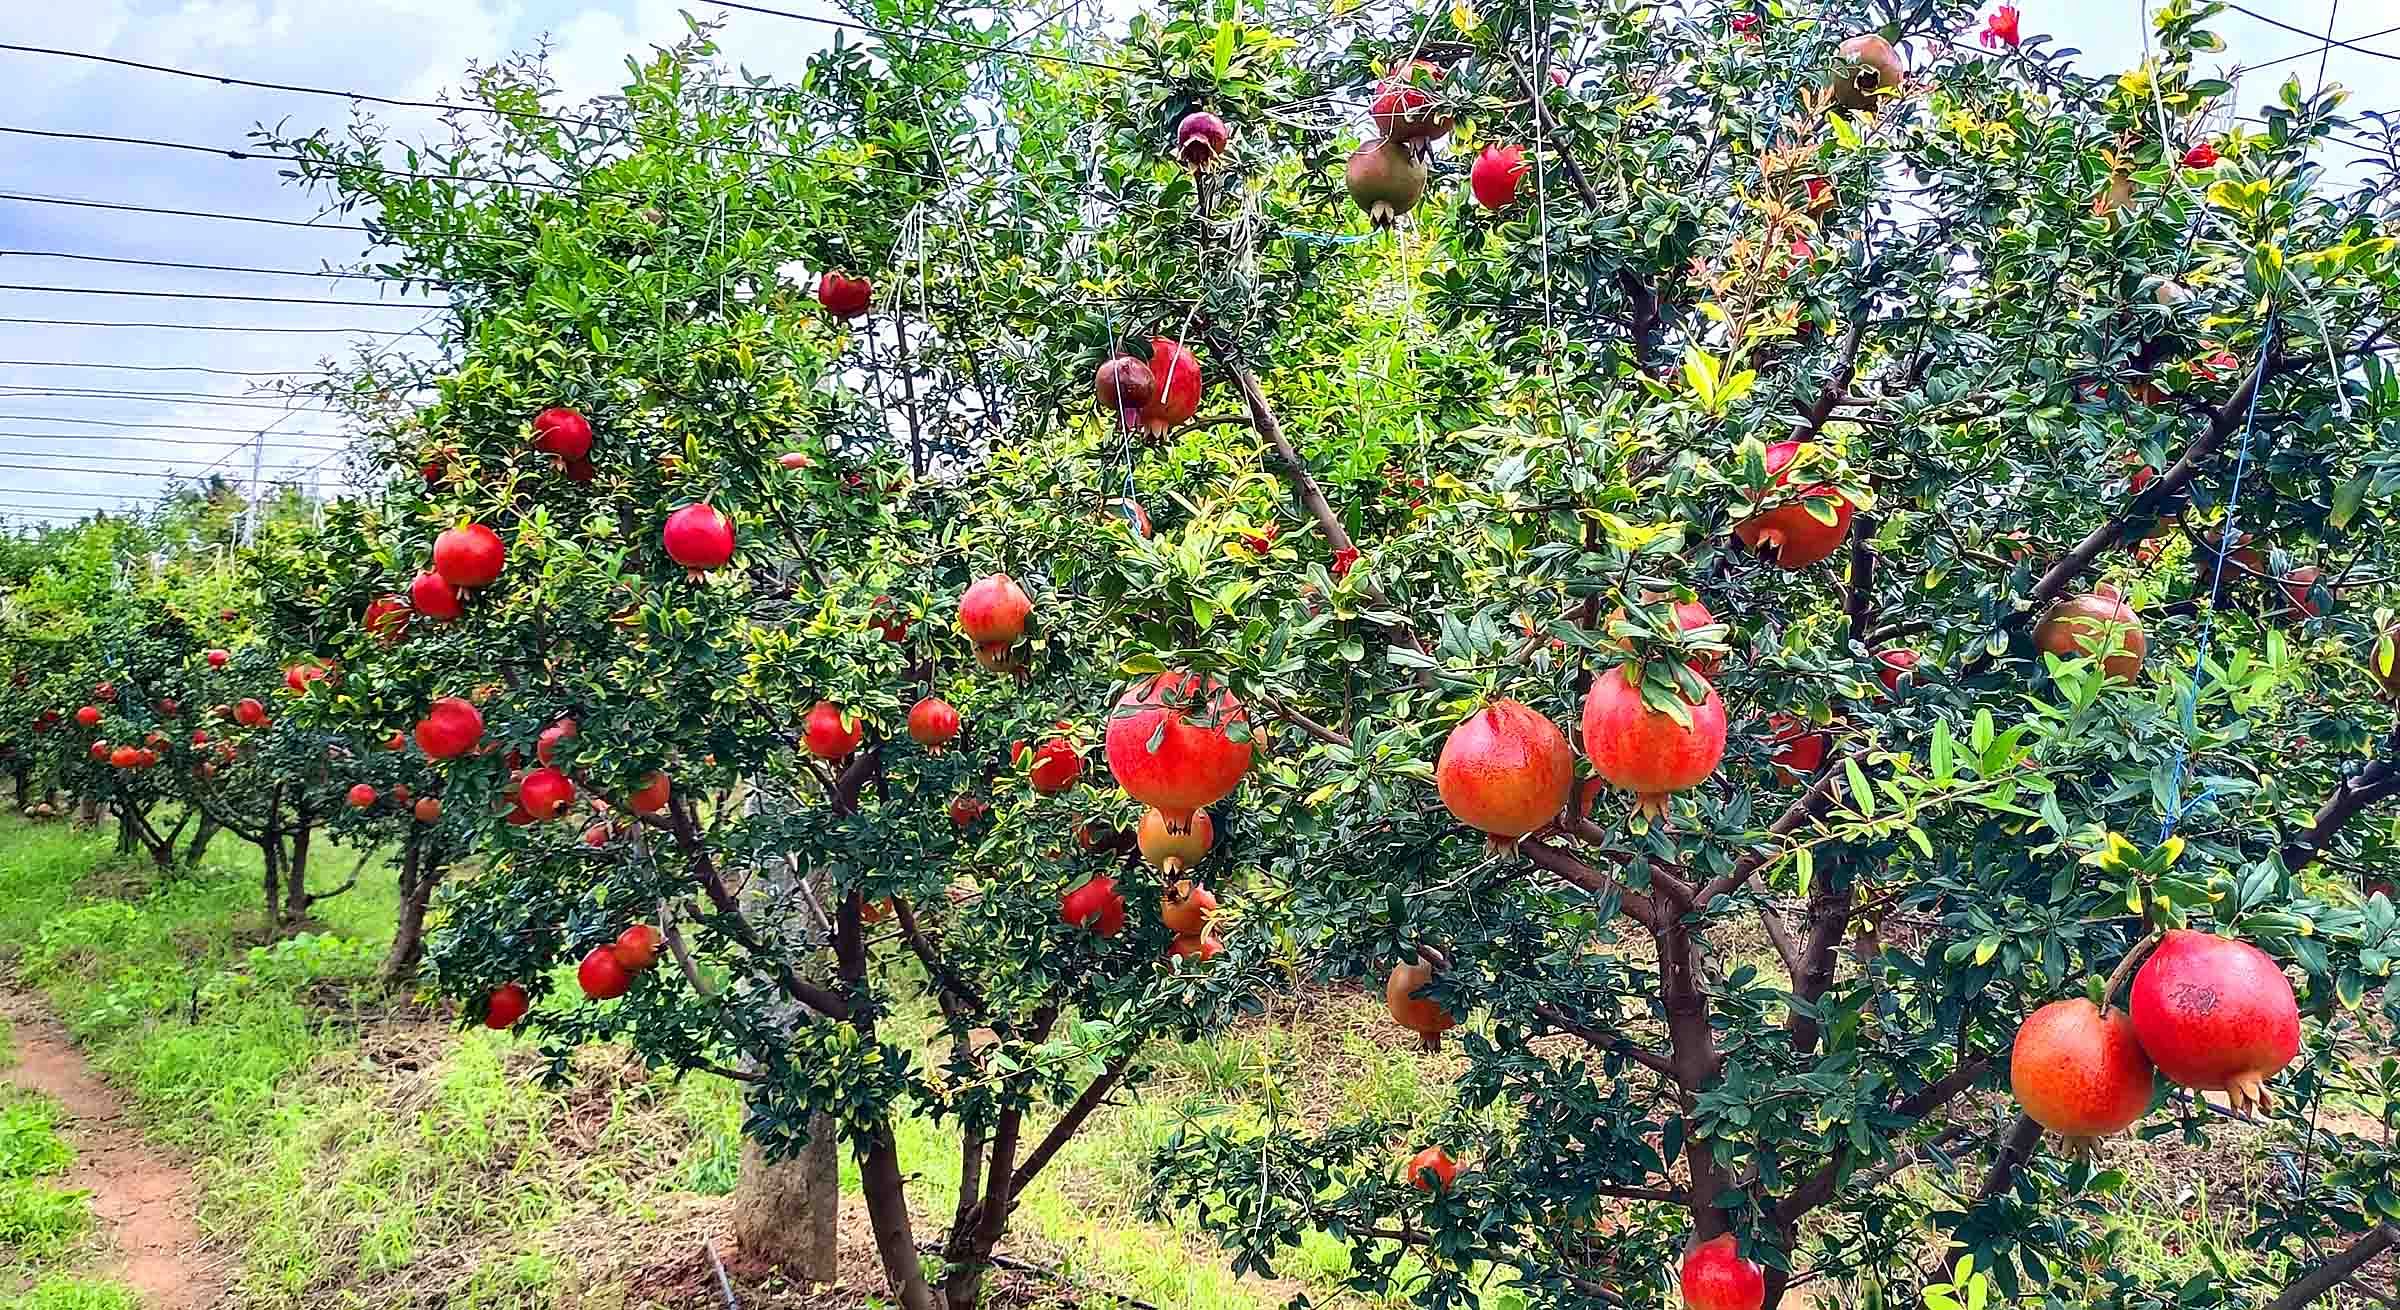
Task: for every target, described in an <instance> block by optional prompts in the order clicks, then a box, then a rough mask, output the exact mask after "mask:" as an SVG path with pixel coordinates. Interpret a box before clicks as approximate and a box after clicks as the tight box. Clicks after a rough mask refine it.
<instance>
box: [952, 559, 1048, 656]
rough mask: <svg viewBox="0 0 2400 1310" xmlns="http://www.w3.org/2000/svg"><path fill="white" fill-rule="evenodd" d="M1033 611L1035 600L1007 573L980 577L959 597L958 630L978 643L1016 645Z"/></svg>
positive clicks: (981, 644)
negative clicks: (1027, 595) (1029, 597)
mask: <svg viewBox="0 0 2400 1310" xmlns="http://www.w3.org/2000/svg"><path fill="white" fill-rule="evenodd" d="M1032 615H1033V601H1032V600H1030V599H1028V598H1027V597H1026V595H1025V589H1024V588H1023V587H1020V586H1018V585H1017V580H1016V579H1015V578H1012V577H1010V576H1008V575H1007V574H1005V573H994V574H991V575H990V576H988V577H981V578H977V579H976V580H975V582H974V584H973V585H971V586H969V587H968V588H967V594H966V595H964V596H961V597H959V598H958V630H959V631H960V632H963V633H965V634H967V640H969V641H971V642H974V643H975V644H976V645H977V646H1000V647H1003V648H1005V647H1007V646H1011V645H1014V644H1015V643H1016V641H1017V640H1018V639H1019V638H1021V637H1023V636H1024V635H1025V620H1026V619H1028V618H1030V617H1032Z"/></svg>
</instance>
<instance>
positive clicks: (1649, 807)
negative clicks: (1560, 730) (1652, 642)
mask: <svg viewBox="0 0 2400 1310" xmlns="http://www.w3.org/2000/svg"><path fill="white" fill-rule="evenodd" d="M1638 676H1639V672H1638V670H1637V669H1636V668H1635V667H1634V666H1633V665H1631V664H1620V665H1618V666H1617V667H1616V668H1614V669H1611V670H1609V671H1607V672H1605V673H1602V674H1601V675H1599V676H1598V677H1596V678H1593V679H1592V688H1591V690H1590V691H1589V692H1587V693H1585V694H1584V698H1583V750H1584V754H1585V755H1587V756H1589V757H1590V758H1591V761H1592V767H1593V768H1594V769H1595V770H1597V771H1598V772H1599V774H1600V776H1601V777H1603V778H1606V779H1608V781H1609V785H1611V786H1614V787H1619V788H1622V789H1624V790H1626V791H1630V792H1632V793H1633V794H1634V800H1635V803H1636V804H1637V805H1638V806H1639V808H1640V809H1641V812H1642V813H1643V814H1645V815H1648V816H1650V817H1651V818H1658V817H1660V816H1662V815H1664V814H1665V813H1666V812H1667V797H1668V795H1669V794H1671V793H1674V792H1679V791H1682V790H1684V789H1686V788H1689V787H1696V786H1698V785H1699V784H1700V783H1701V782H1703V781H1705V780H1706V779H1707V777H1708V776H1709V775H1710V774H1712V773H1714V772H1716V769H1717V761H1718V760H1720V759H1723V758H1724V756H1725V702H1724V701H1723V700H1722V699H1720V698H1719V697H1718V696H1717V689H1716V688H1714V687H1710V688H1709V689H1708V698H1707V699H1706V700H1704V701H1702V702H1701V703H1699V704H1698V705H1690V706H1687V707H1686V709H1687V711H1688V712H1689V713H1690V715H1691V719H1692V723H1691V726H1690V727H1688V728H1687V727H1685V726H1684V725H1682V724H1680V723H1677V722H1676V721H1675V719H1674V717H1673V716H1672V715H1670V714H1668V713H1667V712H1666V711H1664V710H1654V709H1651V708H1650V707H1649V706H1647V705H1645V704H1643V703H1642V691H1641V687H1640V685H1639V684H1638V683H1637V682H1636V681H1635V679H1636V678H1637V677H1638Z"/></svg>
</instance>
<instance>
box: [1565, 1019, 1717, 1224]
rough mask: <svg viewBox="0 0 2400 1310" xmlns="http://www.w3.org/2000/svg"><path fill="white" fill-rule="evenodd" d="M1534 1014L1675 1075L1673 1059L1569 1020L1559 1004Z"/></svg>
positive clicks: (1628, 1056)
mask: <svg viewBox="0 0 2400 1310" xmlns="http://www.w3.org/2000/svg"><path fill="white" fill-rule="evenodd" d="M1533 1013H1534V1017H1535V1018H1538V1019H1540V1020H1541V1021H1542V1022H1543V1023H1546V1024H1548V1025H1550V1026H1551V1027H1553V1028H1556V1029H1558V1030H1559V1031H1560V1032H1562V1033H1566V1034H1568V1035H1570V1036H1574V1037H1580V1038H1582V1039H1583V1040H1585V1041H1587V1042H1590V1043H1591V1044H1592V1045H1594V1046H1596V1047H1599V1048H1600V1049H1601V1050H1603V1051H1610V1052H1614V1053H1615V1054H1618V1055H1622V1056H1624V1057H1625V1058H1626V1059H1628V1060H1631V1061H1633V1062H1634V1063H1635V1064H1638V1065H1640V1066H1642V1067H1643V1068H1645V1069H1649V1070H1652V1071H1654V1072H1657V1073H1662V1074H1665V1075H1666V1076H1667V1077H1669V1078H1673V1077H1674V1076H1675V1062H1674V1061H1673V1060H1670V1059H1668V1058H1667V1057H1666V1056H1663V1055H1661V1054H1659V1053H1658V1052H1656V1051H1653V1050H1651V1049H1650V1048H1649V1047H1647V1046H1643V1045H1642V1044H1640V1043H1639V1042H1636V1041H1634V1040H1633V1039H1632V1038H1629V1037H1627V1036H1625V1035H1624V1034H1623V1033H1612V1032H1609V1031H1607V1030H1606V1029H1601V1028H1594V1027H1593V1026H1591V1025H1590V1024H1588V1023H1584V1022H1582V1021H1581V1020H1579V1019H1574V1018H1571V1017H1569V1016H1568V1014H1567V1012H1566V1011H1564V1010H1561V1009H1559V1008H1558V1007H1557V1006H1555V1005H1537V1006H1535V1007H1533ZM1664 1199H1667V1200H1681V1199H1682V1198H1681V1197H1674V1196H1668V1197H1665V1198H1664Z"/></svg>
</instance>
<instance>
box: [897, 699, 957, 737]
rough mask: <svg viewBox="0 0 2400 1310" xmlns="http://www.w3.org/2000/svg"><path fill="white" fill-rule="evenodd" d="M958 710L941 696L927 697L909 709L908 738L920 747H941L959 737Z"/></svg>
mask: <svg viewBox="0 0 2400 1310" xmlns="http://www.w3.org/2000/svg"><path fill="white" fill-rule="evenodd" d="M958 726H959V725H958V710H957V708H956V707H955V706H953V705H951V704H950V702H948V701H946V700H943V699H942V698H941V697H939V696H927V697H926V698H925V699H923V700H921V701H918V702H917V703H916V704H914V705H912V706H910V707H909V709H908V737H909V740H911V741H913V742H915V743H917V744H918V745H919V746H941V745H945V744H947V743H948V742H949V741H950V740H951V739H952V738H954V737H956V736H958Z"/></svg>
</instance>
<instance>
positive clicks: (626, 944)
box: [609, 923, 666, 973]
mask: <svg viewBox="0 0 2400 1310" xmlns="http://www.w3.org/2000/svg"><path fill="white" fill-rule="evenodd" d="M665 940H666V937H665V936H664V935H662V934H661V933H660V932H659V931H658V929H656V928H653V927H651V926H650V925H649V924H646V923H637V924H635V925H633V926H632V927H630V928H627V929H626V930H625V931H623V932H621V933H618V934H617V941H616V944H615V945H614V946H611V947H610V948H609V950H610V951H612V952H613V953H615V955H616V957H617V963H619V964H622V965H624V966H625V968H626V969H627V970H628V971H630V972H633V973H641V972H643V971H644V970H646V969H648V968H649V967H650V966H652V965H654V964H656V963H658V947H659V944H660V943H661V942H664V941H665Z"/></svg>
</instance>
